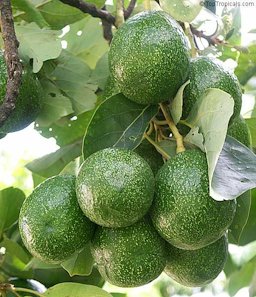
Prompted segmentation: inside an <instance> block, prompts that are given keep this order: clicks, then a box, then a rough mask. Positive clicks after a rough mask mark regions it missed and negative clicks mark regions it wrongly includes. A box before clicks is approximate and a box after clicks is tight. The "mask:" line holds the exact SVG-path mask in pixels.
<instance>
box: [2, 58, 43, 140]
mask: <svg viewBox="0 0 256 297" xmlns="http://www.w3.org/2000/svg"><path fill="white" fill-rule="evenodd" d="M6 83H7V68H6V64H5V60H4V55H3V52H0V105H1V104H2V103H3V101H4V98H5V92H6ZM42 104H43V90H42V87H41V85H40V83H39V81H38V79H37V77H36V76H35V75H34V74H33V73H32V72H31V71H30V70H29V69H24V70H23V73H22V77H21V85H20V88H19V95H18V97H17V99H16V104H15V109H14V110H13V111H12V113H11V114H10V116H9V117H8V118H7V119H6V121H5V122H4V124H3V125H2V126H1V127H0V134H1V135H4V134H7V133H10V132H15V131H18V130H22V129H24V128H25V127H27V126H28V125H30V124H31V123H32V122H33V121H34V120H35V119H36V117H37V116H38V114H39V112H40V110H41V107H42Z"/></svg>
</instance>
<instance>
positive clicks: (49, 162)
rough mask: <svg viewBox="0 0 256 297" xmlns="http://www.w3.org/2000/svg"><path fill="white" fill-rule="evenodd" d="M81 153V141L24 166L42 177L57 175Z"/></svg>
mask: <svg viewBox="0 0 256 297" xmlns="http://www.w3.org/2000/svg"><path fill="white" fill-rule="evenodd" d="M81 153H82V144H81V141H78V142H75V143H73V144H69V145H67V146H63V147H61V148H60V149H58V150H57V151H56V152H54V153H50V154H48V155H46V156H43V157H41V158H39V159H36V160H34V161H32V162H30V163H28V164H27V165H26V167H27V168H28V169H29V170H30V171H32V172H34V173H36V174H38V175H40V176H43V177H50V176H54V175H57V174H59V173H60V172H61V170H62V169H63V168H64V167H65V166H66V165H67V164H68V163H69V162H71V161H72V160H74V159H75V158H77V157H78V156H80V155H81Z"/></svg>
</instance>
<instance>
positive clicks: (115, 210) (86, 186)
mask: <svg viewBox="0 0 256 297" xmlns="http://www.w3.org/2000/svg"><path fill="white" fill-rule="evenodd" d="M154 186H155V180H154V174H153V172H152V170H151V168H150V167H149V165H148V163H147V162H146V161H145V160H144V159H143V158H142V157H140V156H139V155H138V154H137V153H135V152H133V151H130V150H126V149H120V148H106V149H103V150H100V151H98V152H96V153H94V154H92V155H91V156H89V157H88V158H87V159H86V160H85V161H84V163H83V164H82V165H81V167H80V170H79V173H78V176H77V180H76V193H77V198H78V202H79V205H80V207H81V209H82V210H83V212H84V213H85V215H86V216H87V217H88V218H89V219H90V220H91V221H93V222H95V223H96V224H98V225H100V226H104V227H115V228H118V227H126V226H129V225H132V224H133V223H135V222H137V221H138V220H139V219H141V218H142V217H143V216H144V215H145V214H146V213H147V211H148V210H149V208H150V206H151V204H152V201H153V196H154Z"/></svg>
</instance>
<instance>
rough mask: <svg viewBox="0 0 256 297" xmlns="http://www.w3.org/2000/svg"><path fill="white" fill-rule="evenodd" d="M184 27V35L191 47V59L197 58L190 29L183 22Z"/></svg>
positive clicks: (188, 25) (187, 24)
mask: <svg viewBox="0 0 256 297" xmlns="http://www.w3.org/2000/svg"><path fill="white" fill-rule="evenodd" d="M184 26H185V33H186V35H187V37H188V39H189V42H190V46H191V57H192V58H195V57H197V49H196V45H195V42H194V37H193V34H192V32H191V29H190V24H189V23H187V22H185V23H184Z"/></svg>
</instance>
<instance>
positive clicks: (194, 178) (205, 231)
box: [151, 150, 236, 250]
mask: <svg viewBox="0 0 256 297" xmlns="http://www.w3.org/2000/svg"><path fill="white" fill-rule="evenodd" d="M235 210H236V200H232V201H221V202H218V201H215V200H214V199H212V198H211V197H210V196H209V183H208V171H207V160H206V156H205V154H204V153H203V152H201V151H199V150H186V151H185V152H182V153H179V154H177V155H176V156H175V157H174V158H171V159H170V160H169V161H168V162H166V163H165V165H164V166H163V167H162V168H161V169H160V170H159V171H158V174H157V176H156V195H155V199H154V202H153V205H152V208H151V217H152V221H153V224H154V226H155V228H156V229H157V231H158V232H159V234H160V235H161V236H162V237H163V238H164V239H166V240H167V241H168V242H169V243H170V244H172V245H174V246H176V247H178V248H181V249H187V250H196V249H199V248H202V247H204V246H206V245H208V244H210V243H212V242H214V241H216V240H217V239H219V238H220V237H221V236H222V235H223V234H224V232H225V231H226V230H227V228H228V227H229V226H230V224H231V222H232V220H233V217H234V214H235Z"/></svg>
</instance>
